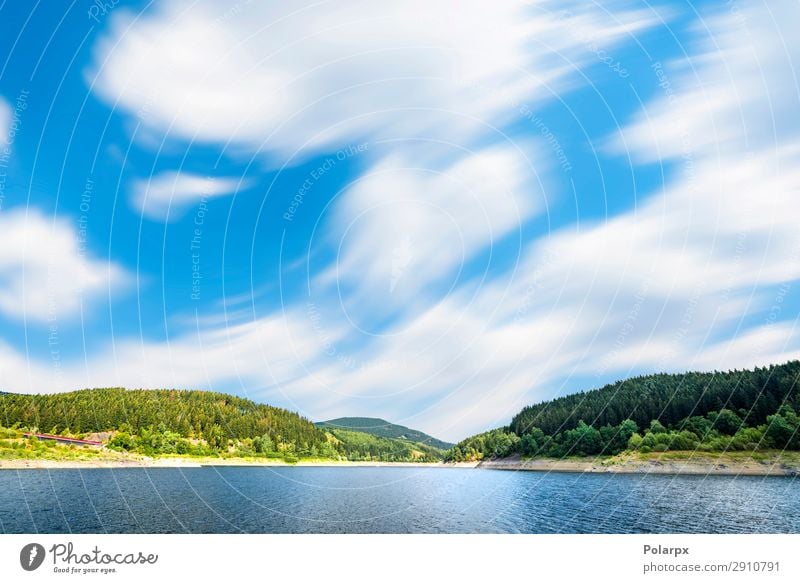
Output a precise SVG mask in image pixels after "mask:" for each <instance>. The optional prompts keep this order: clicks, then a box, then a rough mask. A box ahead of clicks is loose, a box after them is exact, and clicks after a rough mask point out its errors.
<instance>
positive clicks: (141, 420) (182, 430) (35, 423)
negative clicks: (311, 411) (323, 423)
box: [0, 388, 327, 449]
mask: <svg viewBox="0 0 800 583" xmlns="http://www.w3.org/2000/svg"><path fill="white" fill-rule="evenodd" d="M14 424H19V425H21V426H25V427H37V428H39V430H40V431H44V432H48V433H56V434H60V433H65V432H66V433H86V432H99V431H110V430H119V429H120V428H122V429H124V430H125V431H127V432H129V433H134V434H137V433H140V431H141V430H143V429H147V428H151V427H161V428H162V429H164V430H168V431H171V432H175V433H177V434H179V435H181V436H183V437H195V438H198V439H204V440H206V441H207V442H209V443H212V444H215V443H218V442H221V441H222V440H223V439H226V440H227V439H246V438H257V437H263V436H265V435H267V436H269V437H270V439H272V440H273V441H274V442H275V443H276V444H277V443H286V444H294V445H295V446H296V447H297V448H298V449H300V448H302V449H309V448H311V447H312V446H320V445H322V444H323V443H325V442H326V440H327V438H326V435H325V433H324V432H323V431H320V430H319V429H318V428H317V427H316V426H315V425H314V424H313V423H311V422H310V421H309V420H307V419H304V418H302V417H300V416H299V415H298V414H297V413H292V412H290V411H286V410H284V409H278V408H276V407H270V406H269V405H262V404H258V403H254V402H253V401H250V400H248V399H242V398H239V397H234V396H232V395H226V394H223V393H212V392H206V391H184V390H161V389H158V390H156V389H154V390H126V389H116V388H113V389H85V390H80V391H73V392H69V393H56V394H48V395H20V394H13V393H7V394H3V395H0V425H3V426H6V427H11V426H13V425H14Z"/></svg>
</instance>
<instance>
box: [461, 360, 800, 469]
mask: <svg viewBox="0 0 800 583" xmlns="http://www.w3.org/2000/svg"><path fill="white" fill-rule="evenodd" d="M798 379H800V362H797V361H793V362H789V363H787V364H784V365H777V366H770V367H766V368H757V369H755V370H752V371H747V370H745V371H732V372H728V373H687V374H681V375H666V374H661V375H650V376H643V377H638V378H634V379H629V380H627V381H621V382H618V383H614V384H612V385H608V386H606V387H603V388H601V389H597V390H594V391H589V392H585V393H577V394H575V395H569V396H566V397H561V398H559V399H555V400H553V401H549V402H545V403H540V404H538V405H534V406H531V407H526V408H525V409H523V410H522V411H521V412H520V413H519V414H518V415H517V416H515V417H514V419H513V420H512V422H511V424H510V425H509V426H508V427H505V428H500V429H494V430H491V431H487V432H485V433H481V434H479V435H475V436H472V437H469V438H467V439H465V440H463V441H462V442H460V443H458V444H457V445H456V446H455V447H454V448H452V449H451V450H449V451H448V452H447V453H446V456H445V458H446V459H447V460H448V461H466V460H480V459H484V458H491V457H506V456H509V455H512V454H521V455H524V456H542V457H559V458H560V457H565V456H571V455H572V456H589V455H616V454H619V453H622V452H624V451H640V452H642V453H648V452H651V451H678V450H681V451H687V450H688V451H755V450H759V449H779V450H800V418H798V414H797V412H798V410H800V408H799V407H798V405H799V403H798V394H797V383H798Z"/></svg>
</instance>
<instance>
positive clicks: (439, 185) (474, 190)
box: [316, 144, 545, 319]
mask: <svg viewBox="0 0 800 583" xmlns="http://www.w3.org/2000/svg"><path fill="white" fill-rule="evenodd" d="M520 146H521V144H517V145H515V146H511V145H505V146H491V147H486V148H483V149H480V150H476V151H473V152H460V153H459V154H458V155H457V156H456V157H455V158H454V159H452V158H451V159H450V160H449V161H448V162H446V163H445V162H443V161H442V160H441V159H437V160H435V161H433V160H431V158H430V157H425V156H421V155H420V154H419V153H418V152H416V153H414V155H413V156H410V155H407V154H402V153H399V152H396V153H392V154H390V155H388V156H387V157H385V158H383V159H381V160H378V161H377V162H376V163H375V164H374V166H372V167H371V168H370V169H369V170H367V171H366V172H365V173H364V174H363V175H362V176H361V177H359V179H358V180H357V181H356V182H355V183H354V184H353V185H352V186H351V187H350V188H349V189H348V190H347V191H346V192H345V193H344V194H343V195H342V197H341V198H340V199H338V200H337V201H336V203H335V207H334V208H335V210H334V213H333V216H334V220H333V221H332V224H331V225H330V229H331V233H330V236H329V237H328V238H327V240H326V241H325V243H326V244H328V245H331V246H332V247H334V248H338V249H339V253H338V259H337V261H336V262H335V263H334V264H333V265H332V266H331V267H330V268H329V269H328V270H327V271H326V272H324V273H323V274H321V275H320V276H319V277H318V278H317V281H316V283H317V284H318V285H325V284H330V283H334V282H335V283H336V284H337V286H339V287H340V288H343V290H344V291H343V292H342V293H343V294H344V295H346V296H347V297H346V299H345V309H346V310H348V312H349V314H350V316H351V317H353V316H356V313H357V312H360V313H362V314H364V315H365V317H366V316H369V315H370V314H371V317H374V315H375V312H376V310H379V311H382V312H383V313H384V315H389V314H391V313H392V312H393V311H396V310H402V309H404V308H408V307H409V306H410V305H411V304H412V303H413V302H414V299H415V298H421V297H426V298H427V297H437V293H438V292H439V290H441V289H442V288H443V289H445V290H447V289H448V288H451V287H456V286H457V284H458V285H460V284H462V283H463V282H460V281H458V279H459V274H460V271H461V269H462V268H463V267H464V265H465V264H466V263H468V262H469V261H470V260H471V259H473V258H474V257H475V255H476V254H477V253H479V252H481V251H484V250H487V249H489V250H491V247H492V244H493V242H495V241H498V240H501V239H502V238H504V237H506V236H508V235H513V234H514V233H517V236H518V237H519V231H520V229H521V228H522V226H523V225H524V224H525V223H526V222H527V221H528V220H530V219H531V218H532V217H533V216H535V215H536V214H538V213H539V212H540V211H541V210H542V209H543V208H544V206H545V203H544V199H545V195H544V188H543V184H542V182H543V180H544V176H542V175H540V173H541V172H543V169H544V168H545V164H544V163H543V162H542V161H541V160H540V156H539V152H538V151H535V150H534V149H533V148H527V152H526V151H523V150H522V149H521V148H520ZM518 245H519V244H518ZM487 267H488V265H487ZM358 319H361V318H358Z"/></svg>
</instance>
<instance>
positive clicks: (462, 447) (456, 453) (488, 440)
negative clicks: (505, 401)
mask: <svg viewBox="0 0 800 583" xmlns="http://www.w3.org/2000/svg"><path fill="white" fill-rule="evenodd" d="M520 441H521V440H520V438H519V436H518V435H516V434H514V433H511V432H510V431H508V430H506V429H493V430H491V431H487V432H485V433H481V434H479V435H475V436H473V437H469V438H467V439H465V440H463V441H461V442H459V443H458V444H457V445H456V446H455V447H453V448H452V449H450V450H449V451H448V452H447V453H446V454H445V460H447V461H454V462H465V461H479V460H482V459H484V458H493V457H506V456H508V455H511V454H512V453H515V452H516V451H518V449H519V446H520Z"/></svg>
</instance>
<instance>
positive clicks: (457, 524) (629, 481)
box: [0, 467, 800, 533]
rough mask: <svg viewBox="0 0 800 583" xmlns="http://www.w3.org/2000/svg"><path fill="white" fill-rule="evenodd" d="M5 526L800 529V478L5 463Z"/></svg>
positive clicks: (11, 529) (0, 499)
mask: <svg viewBox="0 0 800 583" xmlns="http://www.w3.org/2000/svg"><path fill="white" fill-rule="evenodd" d="M0 531H2V532H5V533H106V532H107V533H478V532H479V533H651V532H658V533H686V532H700V533H761V532H768V533H797V532H800V481H798V480H797V479H796V478H781V477H771V478H770V477H752V476H742V477H729V476H708V477H703V476H654V475H650V476H645V475H634V474H620V475H611V474H569V473H539V472H503V471H491V470H471V469H459V468H434V467H432V468H409V467H378V468H371V467H341V468H329V467H280V468H264V467H258V468H256V467H204V468H187V469H178V468H155V469H142V468H131V469H87V470H68V469H59V470H2V471H0Z"/></svg>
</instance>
